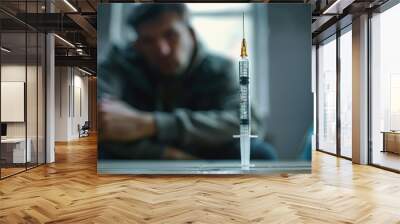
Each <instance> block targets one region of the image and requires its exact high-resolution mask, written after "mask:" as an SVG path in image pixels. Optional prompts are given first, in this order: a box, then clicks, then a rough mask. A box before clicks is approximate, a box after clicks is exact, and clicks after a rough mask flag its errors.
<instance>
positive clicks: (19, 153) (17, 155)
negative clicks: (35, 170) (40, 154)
mask: <svg viewBox="0 0 400 224" xmlns="http://www.w3.org/2000/svg"><path fill="white" fill-rule="evenodd" d="M27 142H28V144H27V147H26V154H25V138H5V139H1V144H2V147H7V149H3V148H2V152H3V151H6V150H10V149H9V148H8V147H13V148H12V163H25V162H31V158H32V154H31V146H32V141H31V139H30V138H27ZM2 157H3V156H2ZM25 159H27V160H26V161H25Z"/></svg>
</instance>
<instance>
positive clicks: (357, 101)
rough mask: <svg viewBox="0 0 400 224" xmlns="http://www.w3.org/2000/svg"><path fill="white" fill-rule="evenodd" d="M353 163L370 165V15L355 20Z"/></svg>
mask: <svg viewBox="0 0 400 224" xmlns="http://www.w3.org/2000/svg"><path fill="white" fill-rule="evenodd" d="M352 28H353V40H352V42H353V59H352V60H353V84H352V85H353V102H352V104H353V130H352V134H353V136H352V138H353V140H352V144H353V153H352V156H353V162H354V163H358V164H367V163H368V15H361V16H360V17H358V18H355V19H353V25H352Z"/></svg>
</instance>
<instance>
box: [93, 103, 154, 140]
mask: <svg viewBox="0 0 400 224" xmlns="http://www.w3.org/2000/svg"><path fill="white" fill-rule="evenodd" d="M100 119H101V129H102V130H101V131H102V136H101V137H102V138H103V139H105V140H115V141H133V140H137V139H142V138H146V137H150V136H152V135H154V134H155V132H156V126H155V121H154V118H153V116H152V114H151V113H149V112H143V111H139V110H136V109H135V108H133V107H131V106H129V105H128V104H126V103H124V102H122V101H120V100H116V99H104V100H102V101H101V102H100Z"/></svg>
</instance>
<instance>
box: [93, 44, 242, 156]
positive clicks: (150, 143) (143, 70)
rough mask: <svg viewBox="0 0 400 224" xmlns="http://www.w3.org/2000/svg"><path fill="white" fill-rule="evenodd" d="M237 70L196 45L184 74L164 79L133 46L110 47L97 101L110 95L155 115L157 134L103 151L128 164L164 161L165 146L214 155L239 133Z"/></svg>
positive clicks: (102, 67)
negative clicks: (192, 149)
mask: <svg viewBox="0 0 400 224" xmlns="http://www.w3.org/2000/svg"><path fill="white" fill-rule="evenodd" d="M234 69H235V66H233V64H232V62H231V61H229V60H228V59H226V58H223V57H221V56H218V55H214V54H211V53H208V52H206V51H205V49H204V48H202V47H200V45H199V44H198V47H197V49H196V50H195V53H194V55H193V57H192V62H191V64H190V66H189V68H188V69H187V70H186V71H185V72H184V73H183V74H182V75H177V76H165V75H164V76H163V75H161V74H158V73H157V72H156V71H155V70H154V69H152V68H150V67H149V66H147V64H146V62H145V61H144V58H143V57H141V56H140V55H138V54H137V53H136V52H135V50H134V49H133V47H131V46H129V47H125V48H121V47H116V46H114V47H112V48H111V49H110V51H109V52H108V55H107V56H106V57H105V60H103V61H102V62H101V63H100V66H99V76H98V91H99V94H98V96H99V99H101V98H102V97H103V96H104V95H105V94H108V95H112V96H114V97H116V98H119V99H121V100H122V101H124V102H126V103H127V104H129V105H130V106H132V107H134V108H136V109H138V110H142V111H150V112H153V114H154V117H155V121H156V127H157V133H156V136H155V137H152V138H148V139H142V140H140V141H135V142H129V143H115V142H114V143H104V144H103V145H102V146H103V147H106V149H101V150H108V151H109V152H114V154H115V156H116V157H121V158H125V159H160V158H161V156H162V153H163V150H164V148H165V146H174V147H177V148H181V149H190V148H204V150H212V149H213V148H221V147H222V146H223V145H225V144H227V143H229V142H232V135H234V134H237V133H239V119H238V111H239V92H238V81H237V78H236V77H235V74H236V73H235V72H234ZM100 131H101V130H100ZM100 134H101V133H100Z"/></svg>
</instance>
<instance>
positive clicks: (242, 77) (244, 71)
mask: <svg viewBox="0 0 400 224" xmlns="http://www.w3.org/2000/svg"><path fill="white" fill-rule="evenodd" d="M239 84H240V111H239V112H240V125H241V126H242V125H248V128H246V129H247V130H248V131H249V134H250V121H251V120H250V77H249V60H248V58H247V57H241V58H240V60H239Z"/></svg>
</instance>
